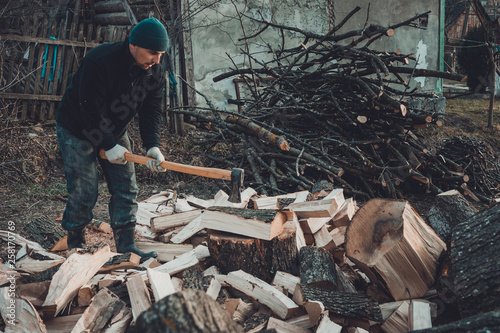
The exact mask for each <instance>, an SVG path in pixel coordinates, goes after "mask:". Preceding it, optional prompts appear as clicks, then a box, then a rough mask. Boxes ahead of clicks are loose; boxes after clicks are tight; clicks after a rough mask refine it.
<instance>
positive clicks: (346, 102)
mask: <svg viewBox="0 0 500 333" xmlns="http://www.w3.org/2000/svg"><path fill="white" fill-rule="evenodd" d="M358 10H359V8H356V9H355V10H353V11H352V12H351V13H350V14H349V15H348V16H347V17H346V18H345V19H344V20H342V22H341V23H339V24H338V25H337V26H335V27H334V28H333V29H332V30H331V31H330V32H328V33H327V34H325V35H317V34H313V33H310V32H307V31H303V30H300V29H297V28H295V27H288V26H281V25H276V24H273V23H271V22H268V21H266V22H264V21H262V22H261V21H255V22H254V23H255V25H258V26H259V27H261V29H257V28H256V31H258V32H257V33H255V34H253V35H248V36H245V38H244V40H252V39H258V38H261V35H260V33H261V32H262V31H264V30H266V29H267V30H271V29H273V30H274V31H276V32H278V31H280V33H281V34H287V33H290V34H292V33H293V34H295V35H299V36H300V35H302V36H303V42H302V43H301V45H299V46H296V47H293V46H288V47H287V46H286V45H281V46H272V45H270V44H266V45H267V47H268V58H266V59H264V60H263V59H261V58H262V53H264V52H262V50H261V49H259V52H258V53H257V54H252V53H248V54H245V55H246V56H247V57H248V58H249V59H253V61H252V66H251V67H250V68H248V67H245V68H231V70H230V71H229V72H227V73H224V74H222V75H219V76H217V77H215V78H214V81H215V82H216V83H217V82H221V81H222V80H228V79H232V80H233V81H234V82H236V84H237V85H238V87H239V88H238V92H239V95H240V96H239V98H238V99H237V100H233V101H232V102H234V103H236V104H238V105H239V110H238V113H233V112H229V111H226V110H221V109H217V108H215V107H214V106H213V105H214V104H215V103H211V101H209V100H208V98H205V100H206V101H207V104H208V107H203V108H196V107H194V106H191V105H189V106H186V107H184V108H178V109H175V110H173V111H174V112H178V113H181V114H184V115H185V118H186V119H188V120H189V121H191V122H193V123H196V124H197V126H198V127H199V128H209V129H210V132H209V133H208V134H207V137H206V138H204V139H203V140H200V144H201V145H203V146H205V147H207V148H208V149H207V151H209V149H210V148H211V147H214V146H218V145H220V143H221V142H226V143H231V144H228V149H230V150H231V152H230V154H227V155H226V156H211V157H212V158H213V160H214V161H215V162H216V163H218V164H221V165H222V166H223V167H224V168H229V167H243V168H244V169H245V172H246V175H247V180H248V186H251V187H253V188H255V189H256V190H257V191H259V193H263V194H267V195H273V196H274V195H279V194H285V193H290V192H296V191H300V190H309V191H311V192H314V191H313V189H312V188H313V186H314V184H316V183H317V181H318V180H327V181H330V182H333V183H334V184H335V186H336V187H338V188H343V189H344V192H345V193H346V194H349V195H350V196H353V197H355V198H357V199H359V200H367V199H371V198H377V197H383V198H392V199H402V198H404V197H405V194H408V193H431V194H434V195H436V194H438V193H442V192H445V191H448V190H453V189H456V190H459V191H460V192H461V193H463V194H466V195H467V196H468V197H471V198H474V200H480V201H483V202H486V203H489V202H490V201H491V200H492V199H493V198H494V197H495V196H496V195H498V194H499V192H500V187H499V184H500V172H499V170H500V168H499V167H498V163H497V162H496V163H495V161H496V159H495V157H494V155H492V154H491V153H490V152H487V151H485V150H484V149H483V148H482V143H481V142H473V141H471V142H468V148H469V149H468V150H467V151H468V152H470V154H464V152H463V150H460V148H458V147H453V140H454V139H452V141H449V142H442V143H437V146H434V145H433V144H429V143H428V142H427V141H426V140H425V139H426V138H425V136H424V135H422V131H421V129H422V128H425V127H430V126H442V125H443V122H444V121H446V114H445V113H444V106H442V110H441V111H440V110H439V108H438V107H427V106H428V105H432V103H435V104H439V103H442V104H445V103H446V102H445V100H444V98H442V99H439V98H437V96H436V95H434V94H433V93H425V92H423V91H420V90H419V89H418V87H417V88H413V87H414V85H410V84H409V82H410V81H412V80H414V79H415V78H417V77H426V78H427V79H428V80H432V78H434V79H437V78H446V79H450V80H462V79H465V77H463V76H461V75H458V74H452V73H447V72H436V71H431V70H423V69H417V68H415V67H417V61H418V59H417V58H416V56H415V55H414V54H403V53H402V52H401V50H394V51H393V52H389V51H384V52H382V51H377V50H375V49H372V46H373V43H374V42H375V41H377V40H380V39H384V38H385V39H387V38H391V36H393V35H395V34H397V33H398V28H401V27H405V26H406V27H407V26H412V25H414V24H415V23H416V22H417V21H418V20H419V19H421V18H422V17H425V16H426V15H428V14H429V13H428V12H425V13H422V14H419V15H416V16H415V17H413V18H410V19H408V20H406V21H404V22H401V23H399V24H395V25H392V26H388V27H381V26H373V25H366V26H365V27H364V29H363V30H362V31H361V30H359V31H358V30H356V31H348V32H345V33H339V30H340V29H341V28H342V26H343V24H344V23H345V22H346V21H347V20H349V19H351V18H352V17H353V16H354V15H355V14H356V13H357V11H358ZM280 39H281V37H280ZM242 40H243V39H242ZM259 43H260V40H259ZM294 46H295V45H294ZM271 55H273V57H272V59H269V57H271ZM224 84H229V83H224ZM203 97H204V96H203ZM426 105H427V106H426ZM455 140H459V138H455ZM440 145H442V147H440ZM474 148H475V149H474ZM471 160H474V163H470V161H471Z"/></svg>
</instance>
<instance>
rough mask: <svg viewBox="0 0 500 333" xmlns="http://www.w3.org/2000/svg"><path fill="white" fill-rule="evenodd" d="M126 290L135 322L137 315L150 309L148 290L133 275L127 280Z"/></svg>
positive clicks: (141, 281)
mask: <svg viewBox="0 0 500 333" xmlns="http://www.w3.org/2000/svg"><path fill="white" fill-rule="evenodd" d="M126 285H127V290H128V295H129V297H130V304H131V305H132V315H133V321H134V322H135V321H136V320H137V318H138V317H139V315H140V314H141V313H142V312H144V311H146V310H147V309H149V308H150V307H151V298H150V297H149V292H148V288H147V287H146V284H145V283H144V280H143V279H142V277H141V276H140V275H139V274H134V275H132V276H130V277H129V278H128V279H127V283H126Z"/></svg>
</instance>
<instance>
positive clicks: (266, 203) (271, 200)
mask: <svg viewBox="0 0 500 333" xmlns="http://www.w3.org/2000/svg"><path fill="white" fill-rule="evenodd" d="M310 195H311V193H310V192H309V191H300V192H295V193H288V194H282V195H276V196H273V197H262V198H256V199H253V207H254V209H278V199H293V201H295V200H296V199H297V198H301V199H299V200H302V201H306V200H303V199H302V198H307V197H308V196H310Z"/></svg>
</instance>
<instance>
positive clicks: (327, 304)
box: [293, 284, 382, 322]
mask: <svg viewBox="0 0 500 333" xmlns="http://www.w3.org/2000/svg"><path fill="white" fill-rule="evenodd" d="M293 299H294V301H295V302H296V303H297V304H304V303H306V302H320V303H321V304H323V306H324V308H325V310H328V311H330V312H332V313H333V314H336V315H339V316H343V317H347V318H354V319H367V320H373V321H376V322H381V321H382V312H381V310H380V306H379V304H378V303H377V302H376V301H375V300H373V299H372V298H371V297H370V296H367V295H363V294H355V293H344V292H340V291H335V290H329V289H323V288H318V287H313V286H307V285H303V284H301V285H299V286H298V287H297V289H296V290H295V293H294V296H293Z"/></svg>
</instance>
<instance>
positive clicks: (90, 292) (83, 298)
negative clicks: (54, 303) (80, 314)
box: [77, 284, 97, 307]
mask: <svg viewBox="0 0 500 333" xmlns="http://www.w3.org/2000/svg"><path fill="white" fill-rule="evenodd" d="M96 294H97V285H95V284H94V285H92V284H85V285H83V286H82V287H81V288H80V290H78V295H77V304H78V306H79V307H84V306H89V305H90V303H91V302H92V298H93V297H94V296H95V295H96Z"/></svg>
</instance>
